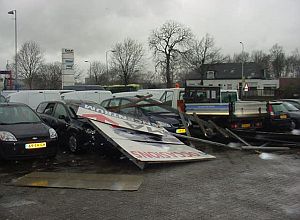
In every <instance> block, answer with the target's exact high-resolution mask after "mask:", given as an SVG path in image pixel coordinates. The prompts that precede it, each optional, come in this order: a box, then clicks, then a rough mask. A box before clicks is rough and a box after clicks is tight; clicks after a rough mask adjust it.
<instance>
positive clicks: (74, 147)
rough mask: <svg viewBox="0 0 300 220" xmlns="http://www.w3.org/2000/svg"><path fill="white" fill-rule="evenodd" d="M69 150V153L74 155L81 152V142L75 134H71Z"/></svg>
mask: <svg viewBox="0 0 300 220" xmlns="http://www.w3.org/2000/svg"><path fill="white" fill-rule="evenodd" d="M68 148H69V151H70V152H71V153H73V154H77V153H79V152H80V149H79V141H78V139H77V137H76V134H75V133H71V134H70V135H69V139H68Z"/></svg>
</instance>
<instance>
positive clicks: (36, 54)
mask: <svg viewBox="0 0 300 220" xmlns="http://www.w3.org/2000/svg"><path fill="white" fill-rule="evenodd" d="M17 56H18V63H17V65H18V71H19V72H18V74H20V76H21V77H22V78H23V79H24V81H25V83H26V84H27V85H28V87H29V88H30V89H32V86H33V80H34V79H35V78H36V77H37V75H38V73H39V70H40V68H41V66H42V64H43V55H42V52H41V49H40V46H39V45H38V44H37V43H36V42H34V41H28V42H25V43H24V44H23V45H22V46H21V49H20V51H19V52H18V54H17Z"/></svg>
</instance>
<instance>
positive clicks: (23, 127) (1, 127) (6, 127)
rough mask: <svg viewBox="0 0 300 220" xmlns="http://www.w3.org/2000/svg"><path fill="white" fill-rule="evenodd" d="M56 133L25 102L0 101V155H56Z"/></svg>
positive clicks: (32, 156) (30, 156)
mask: <svg viewBox="0 0 300 220" xmlns="http://www.w3.org/2000/svg"><path fill="white" fill-rule="evenodd" d="M57 145H58V142H57V134H56V132H55V130H54V129H52V128H51V127H49V126H48V125H46V124H45V123H44V122H43V121H42V120H41V119H40V117H39V116H38V115H37V114H36V113H35V112H34V111H33V110H32V109H31V108H30V107H29V106H27V105H25V104H20V103H0V157H1V158H2V159H19V158H35V157H49V158H50V157H55V155H56V153H57V149H58V147H57Z"/></svg>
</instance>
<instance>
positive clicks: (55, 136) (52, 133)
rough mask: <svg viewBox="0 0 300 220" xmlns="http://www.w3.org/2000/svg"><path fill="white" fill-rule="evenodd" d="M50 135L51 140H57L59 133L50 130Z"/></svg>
mask: <svg viewBox="0 0 300 220" xmlns="http://www.w3.org/2000/svg"><path fill="white" fill-rule="evenodd" d="M49 134H50V139H55V138H57V133H56V131H55V130H54V129H53V128H50V129H49Z"/></svg>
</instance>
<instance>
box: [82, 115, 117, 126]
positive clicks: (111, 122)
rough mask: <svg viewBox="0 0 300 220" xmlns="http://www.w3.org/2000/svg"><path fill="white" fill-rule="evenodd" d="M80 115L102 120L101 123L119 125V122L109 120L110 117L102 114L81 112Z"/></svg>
mask: <svg viewBox="0 0 300 220" xmlns="http://www.w3.org/2000/svg"><path fill="white" fill-rule="evenodd" d="M81 116H82V117H85V118H91V119H95V120H97V121H100V122H103V123H108V124H111V125H115V126H119V124H118V123H117V122H115V121H113V120H111V119H110V118H108V117H106V116H105V115H102V114H82V115H81Z"/></svg>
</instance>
